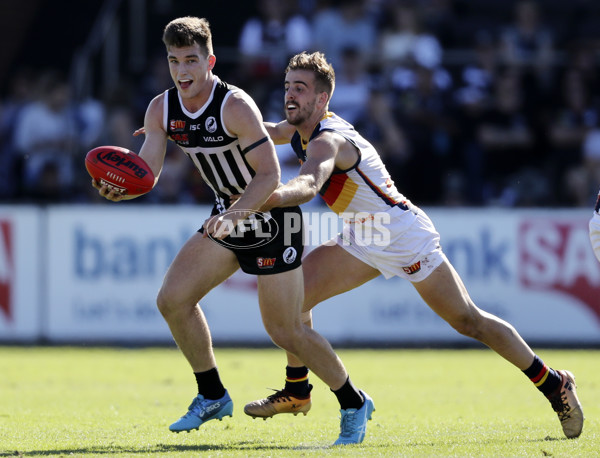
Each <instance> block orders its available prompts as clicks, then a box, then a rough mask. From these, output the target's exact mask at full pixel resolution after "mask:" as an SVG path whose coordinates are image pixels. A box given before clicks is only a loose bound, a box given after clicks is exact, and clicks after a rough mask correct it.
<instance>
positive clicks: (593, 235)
mask: <svg viewBox="0 0 600 458" xmlns="http://www.w3.org/2000/svg"><path fill="white" fill-rule="evenodd" d="M590 242H591V243H592V248H593V249H594V253H595V255H596V258H598V261H600V192H598V199H597V200H596V207H595V208H594V214H593V215H592V219H590Z"/></svg>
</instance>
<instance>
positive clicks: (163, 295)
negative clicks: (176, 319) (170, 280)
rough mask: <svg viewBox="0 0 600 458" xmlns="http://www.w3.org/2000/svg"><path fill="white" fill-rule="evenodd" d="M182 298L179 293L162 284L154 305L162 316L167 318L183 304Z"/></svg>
mask: <svg viewBox="0 0 600 458" xmlns="http://www.w3.org/2000/svg"><path fill="white" fill-rule="evenodd" d="M183 305H184V304H183V302H182V299H181V297H180V295H179V294H177V293H176V292H174V291H171V289H170V288H168V287H167V286H165V285H163V286H162V287H161V289H160V291H159V292H158V295H157V296H156V306H157V307H158V310H159V311H160V313H161V314H162V316H163V317H165V318H168V317H169V316H171V315H173V314H174V313H175V312H177V311H178V310H181V308H182V306H183Z"/></svg>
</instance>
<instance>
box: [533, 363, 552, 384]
mask: <svg viewBox="0 0 600 458" xmlns="http://www.w3.org/2000/svg"><path fill="white" fill-rule="evenodd" d="M546 372H548V366H546V365H545V364H544V367H542V370H541V371H540V373H539V374H538V375H536V376H535V377H533V378H532V379H530V380H531V381H532V382H533V383H536V382H539V381H540V380H541V379H542V378H543V377H544V375H545V374H546Z"/></svg>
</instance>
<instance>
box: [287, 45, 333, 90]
mask: <svg viewBox="0 0 600 458" xmlns="http://www.w3.org/2000/svg"><path fill="white" fill-rule="evenodd" d="M291 70H308V71H311V72H313V73H314V75H315V80H316V85H315V87H316V89H317V91H319V92H327V95H329V98H330V99H331V95H332V94H333V90H334V89H335V71H334V70H333V66H332V65H331V64H330V63H329V62H327V59H326V58H325V54H323V53H322V52H313V53H312V54H308V53H307V52H301V53H300V54H296V55H295V56H294V57H292V58H291V59H290V62H289V64H288V66H287V68H286V69H285V73H286V74H287V73H288V72H289V71H291Z"/></svg>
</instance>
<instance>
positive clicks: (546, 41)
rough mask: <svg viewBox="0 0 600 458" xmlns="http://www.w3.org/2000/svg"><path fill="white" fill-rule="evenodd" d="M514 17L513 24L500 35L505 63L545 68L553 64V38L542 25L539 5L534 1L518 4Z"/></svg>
mask: <svg viewBox="0 0 600 458" xmlns="http://www.w3.org/2000/svg"><path fill="white" fill-rule="evenodd" d="M514 15H515V16H514V20H513V22H512V23H511V24H509V25H507V26H506V27H505V28H504V30H503V31H502V33H501V45H502V46H501V50H502V56H503V58H504V61H505V63H507V64H509V65H534V66H535V67H537V68H540V69H542V68H547V67H548V65H550V64H552V62H553V57H554V37H553V35H552V33H551V31H550V29H549V28H548V27H546V26H545V25H544V24H543V23H542V21H541V17H540V7H539V4H538V3H537V2H536V1H534V0H519V1H517V2H516V3H515V6H514Z"/></svg>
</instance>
